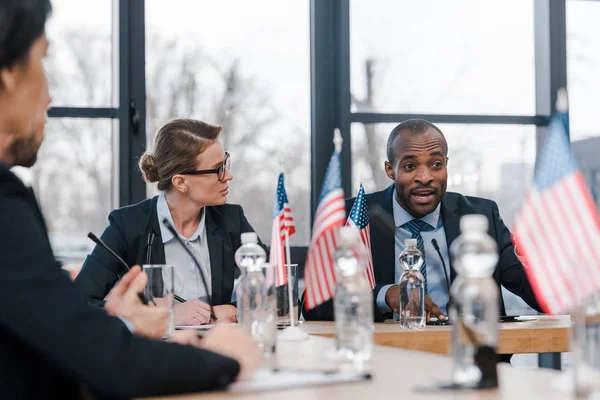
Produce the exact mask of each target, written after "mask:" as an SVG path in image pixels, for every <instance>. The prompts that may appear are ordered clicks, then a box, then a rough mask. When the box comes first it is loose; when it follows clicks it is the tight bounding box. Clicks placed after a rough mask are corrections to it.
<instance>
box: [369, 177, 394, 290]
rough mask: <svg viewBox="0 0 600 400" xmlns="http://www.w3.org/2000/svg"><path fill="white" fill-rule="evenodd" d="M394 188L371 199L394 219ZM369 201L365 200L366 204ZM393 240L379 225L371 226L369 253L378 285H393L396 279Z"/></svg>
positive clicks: (374, 195) (376, 194)
mask: <svg viewBox="0 0 600 400" xmlns="http://www.w3.org/2000/svg"><path fill="white" fill-rule="evenodd" d="M393 193H394V186H393V185H391V186H390V187H388V188H387V189H386V190H384V191H381V192H378V193H374V194H373V195H372V196H371V199H372V201H373V203H374V204H379V205H380V206H381V207H382V208H383V210H384V211H385V212H386V213H387V214H388V215H389V216H390V218H392V220H393V219H394V217H393V216H394V211H393V209H392V201H393V199H392V196H393ZM368 201H369V200H367V202H368ZM395 249H396V245H395V240H394V235H392V234H390V233H388V232H387V231H384V230H382V229H380V225H379V224H376V223H372V224H371V253H372V256H373V269H374V272H375V281H376V282H377V283H379V284H389V283H394V281H395V278H396V276H395V275H396V261H395V256H394V255H395V251H396V250H395Z"/></svg>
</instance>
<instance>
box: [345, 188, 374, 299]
mask: <svg viewBox="0 0 600 400" xmlns="http://www.w3.org/2000/svg"><path fill="white" fill-rule="evenodd" d="M346 225H348V226H354V227H356V228H358V230H359V231H360V239H361V240H362V242H363V244H364V245H365V247H366V250H367V254H368V259H367V268H366V269H365V276H366V277H367V280H368V281H369V284H370V285H371V289H374V288H375V275H374V274H373V257H372V256H371V226H370V224H369V210H368V208H367V198H366V196H365V188H363V185H362V184H361V185H360V189H358V195H357V196H356V199H355V200H354V205H353V206H352V210H351V211H350V216H349V217H348V221H346Z"/></svg>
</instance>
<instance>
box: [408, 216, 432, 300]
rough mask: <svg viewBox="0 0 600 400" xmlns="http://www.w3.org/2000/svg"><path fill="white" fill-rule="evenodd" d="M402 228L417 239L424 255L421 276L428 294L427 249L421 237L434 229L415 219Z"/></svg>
mask: <svg viewBox="0 0 600 400" xmlns="http://www.w3.org/2000/svg"><path fill="white" fill-rule="evenodd" d="M402 227H403V228H404V229H406V230H408V231H409V232H410V233H411V235H412V238H413V239H417V247H418V248H419V250H421V253H423V264H421V274H422V275H423V280H424V282H425V294H427V259H426V258H425V247H424V246H423V238H422V237H421V232H422V231H430V230H432V229H433V227H432V226H431V225H429V224H428V223H427V222H424V221H421V220H420V219H413V220H412V221H410V222H407V223H406V224H404V225H402Z"/></svg>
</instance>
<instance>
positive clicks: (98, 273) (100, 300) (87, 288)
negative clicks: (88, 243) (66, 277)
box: [75, 210, 129, 306]
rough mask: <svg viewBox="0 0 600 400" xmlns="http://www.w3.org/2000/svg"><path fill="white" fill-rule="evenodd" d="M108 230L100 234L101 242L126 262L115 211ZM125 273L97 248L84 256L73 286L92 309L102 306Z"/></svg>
mask: <svg viewBox="0 0 600 400" xmlns="http://www.w3.org/2000/svg"><path fill="white" fill-rule="evenodd" d="M108 222H109V224H108V226H107V227H106V229H105V230H104V232H103V233H102V236H101V238H102V240H103V241H104V243H106V245H107V246H108V247H110V248H111V249H112V250H113V251H114V252H115V253H117V254H118V255H119V256H120V257H121V258H123V259H125V260H126V261H127V259H128V258H129V257H127V254H126V252H127V241H126V239H125V234H124V232H123V221H122V218H121V214H120V213H119V211H118V210H115V211H113V212H111V213H110V215H109V216H108ZM126 272H127V271H126V270H125V268H124V267H123V266H122V265H121V264H120V263H119V262H118V261H117V260H116V258H115V257H114V256H113V255H112V254H110V252H108V250H105V249H103V248H102V247H100V246H98V245H96V246H95V247H94V250H93V251H92V253H91V254H90V255H88V256H87V258H86V259H85V262H84V263H83V266H82V267H81V271H80V272H79V274H78V275H77V278H75V285H76V286H78V287H79V288H80V290H81V291H82V292H83V293H84V294H85V296H86V298H87V300H88V302H89V303H90V304H93V305H97V306H103V305H104V297H106V295H107V294H108V292H109V291H110V290H111V289H112V287H113V286H114V285H115V283H116V282H117V281H118V280H119V278H120V276H122V275H124V274H125V273H126Z"/></svg>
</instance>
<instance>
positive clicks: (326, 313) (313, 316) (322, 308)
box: [300, 285, 393, 322]
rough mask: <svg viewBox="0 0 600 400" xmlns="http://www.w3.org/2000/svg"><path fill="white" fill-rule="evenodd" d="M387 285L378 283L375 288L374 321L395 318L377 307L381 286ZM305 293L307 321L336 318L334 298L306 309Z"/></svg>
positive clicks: (332, 319)
mask: <svg viewBox="0 0 600 400" xmlns="http://www.w3.org/2000/svg"><path fill="white" fill-rule="evenodd" d="M383 286H386V285H376V286H375V289H373V320H374V322H383V321H384V320H386V319H389V318H393V314H392V313H391V312H390V313H381V312H380V311H379V310H378V309H377V294H378V293H379V291H380V290H381V288H382V287H383ZM304 295H305V293H303V294H302V298H301V301H300V302H301V305H300V306H301V307H300V310H301V311H302V316H303V317H304V319H305V320H306V321H334V320H335V312H334V308H333V299H330V300H327V301H326V302H324V303H323V304H319V305H318V306H316V307H315V308H313V309H312V310H305V309H304V299H305V296H304Z"/></svg>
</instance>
